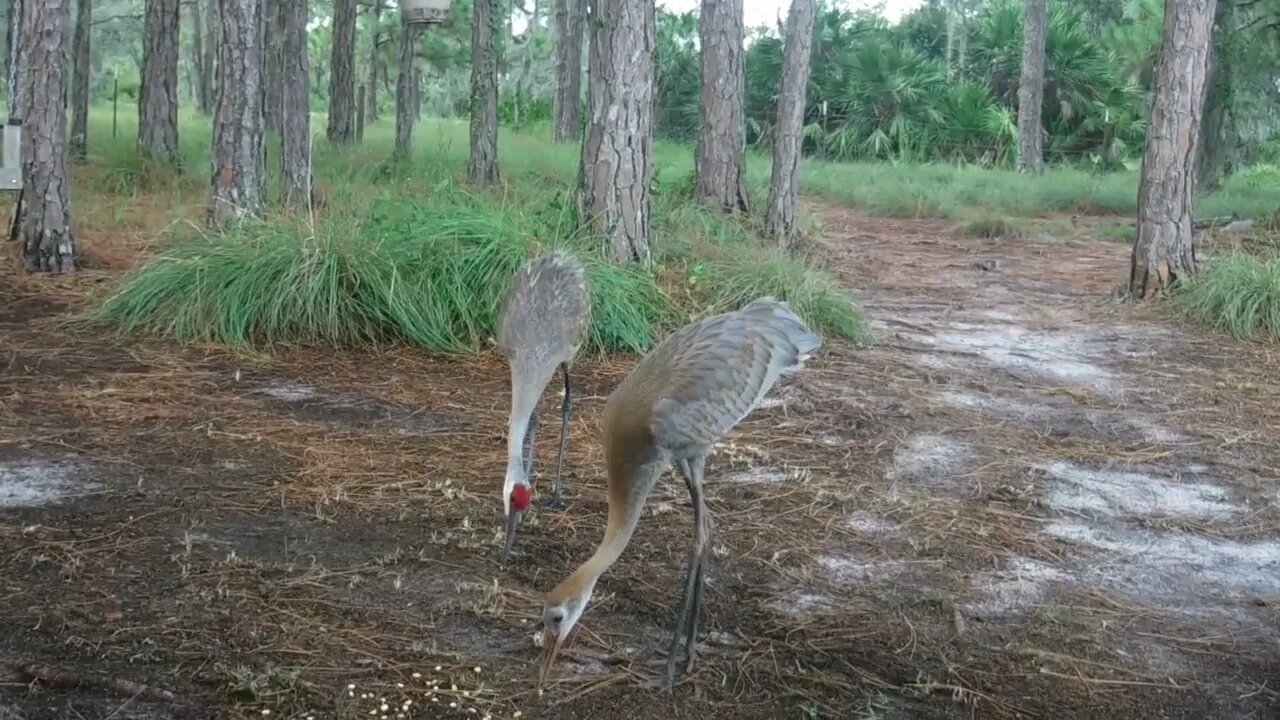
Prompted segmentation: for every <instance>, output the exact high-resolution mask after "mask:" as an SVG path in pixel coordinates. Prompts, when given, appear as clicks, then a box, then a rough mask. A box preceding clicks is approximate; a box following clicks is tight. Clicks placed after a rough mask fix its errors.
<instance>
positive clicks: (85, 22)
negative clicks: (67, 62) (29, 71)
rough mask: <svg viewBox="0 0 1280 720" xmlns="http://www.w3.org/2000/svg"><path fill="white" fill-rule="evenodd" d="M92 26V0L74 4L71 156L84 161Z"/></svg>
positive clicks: (86, 143) (86, 140)
mask: <svg viewBox="0 0 1280 720" xmlns="http://www.w3.org/2000/svg"><path fill="white" fill-rule="evenodd" d="M92 23H93V0H79V3H78V4H77V5H76V29H75V39H74V40H73V41H72V43H71V44H72V52H73V53H74V55H73V61H72V62H73V65H74V69H73V71H72V76H71V157H72V158H74V159H75V160H84V159H85V156H86V155H87V154H88V152H89V74H90V73H91V72H92V69H91V63H90V61H89V60H90V52H89V51H90V48H89V28H90V26H91V25H92Z"/></svg>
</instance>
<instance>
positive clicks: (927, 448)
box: [889, 433, 973, 481]
mask: <svg viewBox="0 0 1280 720" xmlns="http://www.w3.org/2000/svg"><path fill="white" fill-rule="evenodd" d="M972 456H973V449H972V448H971V447H970V446H969V445H967V444H966V443H962V442H960V441H958V440H953V439H951V438H949V437H947V436H945V435H934V434H928V433H925V434H920V435H913V436H911V437H910V438H908V439H907V441H906V442H905V443H903V444H902V445H899V446H898V448H897V449H896V450H895V451H894V453H893V467H892V468H891V469H890V471H889V478H890V479H893V480H897V479H903V478H913V479H918V480H928V481H933V480H940V479H942V478H940V477H939V476H941V475H945V474H947V473H950V472H954V471H956V470H957V469H959V468H961V467H963V466H964V464H965V463H966V462H968V460H969V459H970V458H971V457H972Z"/></svg>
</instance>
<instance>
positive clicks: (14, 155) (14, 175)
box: [0, 118, 22, 190]
mask: <svg viewBox="0 0 1280 720" xmlns="http://www.w3.org/2000/svg"><path fill="white" fill-rule="evenodd" d="M21 189H22V122H21V121H19V120H15V119H14V118H9V120H8V122H6V123H5V125H4V162H3V165H2V166H0V190H21Z"/></svg>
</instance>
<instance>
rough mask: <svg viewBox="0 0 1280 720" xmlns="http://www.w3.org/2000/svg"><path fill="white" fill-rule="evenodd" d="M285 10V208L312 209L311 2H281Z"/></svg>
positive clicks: (282, 140) (282, 174) (282, 141)
mask: <svg viewBox="0 0 1280 720" xmlns="http://www.w3.org/2000/svg"><path fill="white" fill-rule="evenodd" d="M278 2H280V6H281V10H282V11H283V13H282V17H281V27H282V29H283V31H284V37H283V39H282V43H281V53H280V59H281V66H280V67H281V96H282V97H281V128H280V144H281V148H282V150H281V153H280V160H281V162H280V170H281V172H280V187H281V196H282V198H283V200H284V205H285V207H288V208H293V209H297V210H301V209H306V208H310V207H311V179H312V178H311V74H310V61H309V60H308V58H307V21H308V20H310V19H311V17H310V13H309V12H308V11H307V0H278Z"/></svg>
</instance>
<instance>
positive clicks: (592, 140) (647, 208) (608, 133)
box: [578, 0, 656, 264]
mask: <svg viewBox="0 0 1280 720" xmlns="http://www.w3.org/2000/svg"><path fill="white" fill-rule="evenodd" d="M588 2H589V3H590V5H591V11H590V13H589V14H588V16H587V32H588V33H589V37H590V43H591V45H590V50H589V51H588V62H587V128H586V133H585V135H584V136H583V140H582V160H581V165H580V166H579V184H580V189H579V196H578V215H579V217H580V218H581V219H582V221H583V223H584V224H585V225H586V226H587V227H589V228H590V229H591V230H592V232H595V233H596V234H599V235H602V236H604V237H605V238H607V239H608V241H609V247H610V254H611V255H612V257H613V260H614V261H615V262H617V263H620V264H621V263H626V262H631V261H637V262H641V263H648V262H649V259H650V256H651V253H652V249H651V243H652V238H651V233H652V228H651V224H652V217H651V214H652V200H651V197H650V187H649V186H650V184H651V183H652V182H653V100H654V97H653V92H654V87H653V77H654V67H653V48H654V44H655V42H656V38H655V33H656V30H655V27H654V4H653V2H652V0H649V1H648V2H646V0H588Z"/></svg>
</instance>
